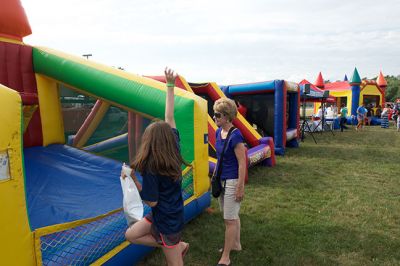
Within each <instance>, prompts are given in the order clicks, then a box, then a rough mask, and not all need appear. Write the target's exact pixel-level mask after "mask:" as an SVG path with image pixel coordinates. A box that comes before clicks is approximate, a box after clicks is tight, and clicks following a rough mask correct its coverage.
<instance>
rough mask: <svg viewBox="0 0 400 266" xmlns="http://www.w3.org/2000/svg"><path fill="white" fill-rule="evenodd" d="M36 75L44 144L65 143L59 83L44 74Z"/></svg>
mask: <svg viewBox="0 0 400 266" xmlns="http://www.w3.org/2000/svg"><path fill="white" fill-rule="evenodd" d="M35 76H36V84H37V88H38V95H39V105H40V114H41V119H42V131H43V146H47V145H49V144H55V143H58V144H64V143H65V137H64V124H63V118H62V112H61V104H60V94H59V91H58V87H57V83H56V82H55V81H54V80H51V79H48V78H46V77H44V76H42V75H38V74H36V75H35Z"/></svg>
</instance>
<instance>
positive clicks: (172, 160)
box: [131, 121, 188, 180]
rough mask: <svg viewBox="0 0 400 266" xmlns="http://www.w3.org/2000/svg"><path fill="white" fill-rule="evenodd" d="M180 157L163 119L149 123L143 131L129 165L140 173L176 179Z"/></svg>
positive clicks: (169, 127)
mask: <svg viewBox="0 0 400 266" xmlns="http://www.w3.org/2000/svg"><path fill="white" fill-rule="evenodd" d="M182 164H185V165H188V164H187V163H186V162H185V161H184V160H183V158H182V156H181V154H180V152H179V150H178V147H177V140H176V138H175V135H174V133H173V132H172V129H171V126H170V125H169V124H168V123H166V122H164V121H157V122H153V123H151V124H150V125H149V126H148V127H147V128H146V130H145V131H144V133H143V136H142V143H141V144H140V148H139V151H138V153H137V155H136V157H135V159H134V160H133V162H132V164H131V167H132V169H135V170H137V171H139V172H140V173H141V174H145V173H150V174H158V175H162V176H169V177H171V178H172V179H173V180H177V179H179V178H180V177H181V175H182V170H181V165H182Z"/></svg>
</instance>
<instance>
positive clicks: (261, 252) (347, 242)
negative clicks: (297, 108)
mask: <svg viewBox="0 0 400 266" xmlns="http://www.w3.org/2000/svg"><path fill="white" fill-rule="evenodd" d="M315 136H316V139H317V141H318V144H315V143H314V142H313V141H312V139H311V137H307V138H306V139H305V141H304V142H303V143H301V146H300V148H299V149H288V150H287V152H286V155H285V156H284V157H278V158H277V165H276V167H274V168H264V167H256V168H253V169H251V170H250V172H249V183H248V184H247V185H246V192H245V193H246V194H245V201H244V202H243V204H242V209H241V221H242V245H243V251H241V252H235V253H232V255H231V260H232V263H233V265H246V266H252V265H400V174H399V173H400V133H399V132H396V131H395V130H394V129H393V127H392V128H390V129H387V130H384V129H381V128H380V127H368V128H366V130H365V131H363V132H355V131H354V129H351V130H349V131H346V132H344V133H341V132H335V136H332V134H331V133H330V132H325V133H323V134H317V135H315ZM212 206H213V207H214V208H215V210H216V212H215V213H212V214H209V213H207V212H204V213H203V214H202V215H200V216H199V217H197V218H196V219H195V220H193V221H192V222H190V223H189V224H188V225H186V227H185V230H184V240H185V241H188V242H189V243H190V245H191V246H190V247H191V248H190V251H189V253H188V255H187V257H186V258H185V265H194V266H195V265H216V264H217V262H218V259H219V253H218V251H217V250H218V248H219V247H222V245H223V221H222V218H221V213H220V212H219V209H218V205H217V202H216V201H215V200H213V202H212ZM139 265H146V266H147V265H165V262H164V257H163V254H162V252H161V250H156V251H155V252H153V253H152V254H151V255H149V256H148V257H146V258H145V259H144V261H143V262H141V263H140V264H139Z"/></svg>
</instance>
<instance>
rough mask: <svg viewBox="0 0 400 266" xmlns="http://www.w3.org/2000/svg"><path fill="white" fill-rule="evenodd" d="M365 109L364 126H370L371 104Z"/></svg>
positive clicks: (372, 111)
mask: <svg viewBox="0 0 400 266" xmlns="http://www.w3.org/2000/svg"><path fill="white" fill-rule="evenodd" d="M366 109H367V119H366V120H365V124H366V125H368V126H370V125H371V120H372V116H373V113H374V110H373V109H372V105H371V104H368V106H367V108H366Z"/></svg>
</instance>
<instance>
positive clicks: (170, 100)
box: [164, 67, 177, 128]
mask: <svg viewBox="0 0 400 266" xmlns="http://www.w3.org/2000/svg"><path fill="white" fill-rule="evenodd" d="M164 74H165V79H166V81H167V98H166V100H165V122H167V123H168V124H169V125H170V126H171V128H176V125H175V117H174V87H175V79H176V77H177V74H176V73H174V71H173V70H172V69H169V68H167V67H166V68H165V70H164Z"/></svg>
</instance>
